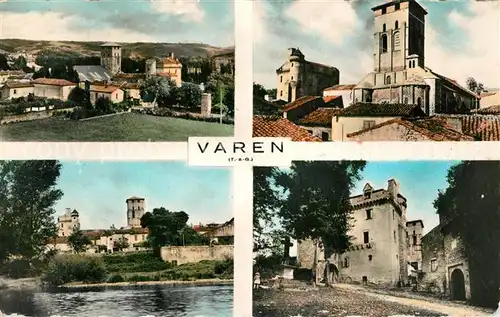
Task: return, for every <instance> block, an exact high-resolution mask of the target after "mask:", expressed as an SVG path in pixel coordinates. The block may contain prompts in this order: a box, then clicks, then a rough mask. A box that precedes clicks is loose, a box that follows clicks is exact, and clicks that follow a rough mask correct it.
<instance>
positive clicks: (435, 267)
mask: <svg viewBox="0 0 500 317" xmlns="http://www.w3.org/2000/svg"><path fill="white" fill-rule="evenodd" d="M436 269H437V260H436V259H432V260H431V271H435V270H436Z"/></svg>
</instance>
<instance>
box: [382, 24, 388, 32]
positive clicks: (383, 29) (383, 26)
mask: <svg viewBox="0 0 500 317" xmlns="http://www.w3.org/2000/svg"><path fill="white" fill-rule="evenodd" d="M385 31H387V26H386V25H385V23H384V24H383V25H382V32H385Z"/></svg>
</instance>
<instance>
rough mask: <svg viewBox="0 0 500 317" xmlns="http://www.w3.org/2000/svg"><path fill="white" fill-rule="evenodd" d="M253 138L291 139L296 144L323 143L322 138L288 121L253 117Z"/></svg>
mask: <svg viewBox="0 0 500 317" xmlns="http://www.w3.org/2000/svg"><path fill="white" fill-rule="evenodd" d="M253 137H256V138H258V137H268V138H269V137H276V138H291V139H292V141H294V142H321V139H320V138H318V137H315V136H313V135H312V134H310V133H309V132H307V131H306V130H305V129H303V128H301V127H299V126H298V125H296V124H294V123H292V122H291V121H289V120H287V119H284V118H279V119H271V118H264V117H260V116H254V117H253Z"/></svg>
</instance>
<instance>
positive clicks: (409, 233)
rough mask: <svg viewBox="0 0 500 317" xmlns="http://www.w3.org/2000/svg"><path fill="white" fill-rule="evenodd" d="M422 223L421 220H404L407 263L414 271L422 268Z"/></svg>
mask: <svg viewBox="0 0 500 317" xmlns="http://www.w3.org/2000/svg"><path fill="white" fill-rule="evenodd" d="M423 231H424V223H423V222H422V220H413V221H407V222H406V237H407V239H406V240H407V241H408V263H409V264H410V265H411V266H412V268H413V269H414V270H415V271H421V270H422V233H423Z"/></svg>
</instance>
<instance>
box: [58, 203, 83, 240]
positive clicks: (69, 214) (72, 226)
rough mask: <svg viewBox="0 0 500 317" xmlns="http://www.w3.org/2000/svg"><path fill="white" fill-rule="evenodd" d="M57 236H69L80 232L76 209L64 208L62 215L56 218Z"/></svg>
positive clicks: (78, 216)
mask: <svg viewBox="0 0 500 317" xmlns="http://www.w3.org/2000/svg"><path fill="white" fill-rule="evenodd" d="M57 225H58V228H57V235H59V236H61V237H67V236H70V235H71V234H72V233H73V232H74V231H77V230H80V215H79V214H78V211H76V209H73V211H71V208H66V212H65V213H64V215H61V216H59V217H58V218H57Z"/></svg>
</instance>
